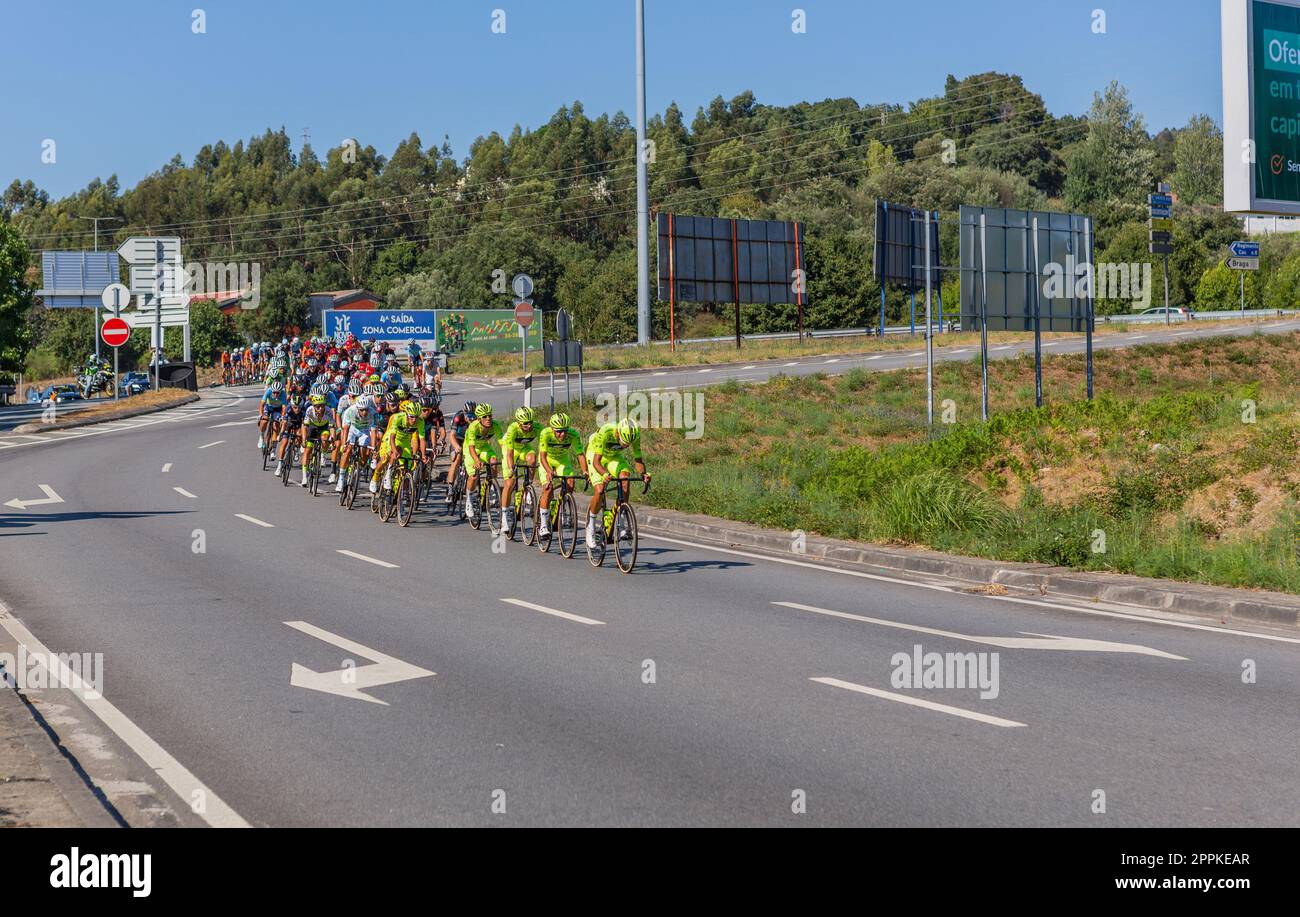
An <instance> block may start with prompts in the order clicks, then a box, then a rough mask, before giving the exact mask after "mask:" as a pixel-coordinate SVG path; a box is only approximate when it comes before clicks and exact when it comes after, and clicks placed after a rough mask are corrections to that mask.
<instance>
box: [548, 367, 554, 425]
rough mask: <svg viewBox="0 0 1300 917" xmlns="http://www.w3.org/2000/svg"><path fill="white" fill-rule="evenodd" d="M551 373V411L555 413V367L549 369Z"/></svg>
mask: <svg viewBox="0 0 1300 917" xmlns="http://www.w3.org/2000/svg"><path fill="white" fill-rule="evenodd" d="M549 372H550V374H551V413H552V414H554V413H555V367H551V369H550V370H549Z"/></svg>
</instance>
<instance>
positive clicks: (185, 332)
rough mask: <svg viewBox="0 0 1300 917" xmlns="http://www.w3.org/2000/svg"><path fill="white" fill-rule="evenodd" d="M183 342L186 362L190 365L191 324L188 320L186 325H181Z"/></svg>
mask: <svg viewBox="0 0 1300 917" xmlns="http://www.w3.org/2000/svg"><path fill="white" fill-rule="evenodd" d="M181 341H182V345H181V346H182V347H183V348H184V356H185V362H186V363H188V362H189V361H190V323H189V321H188V320H187V321H186V322H185V324H184V325H181Z"/></svg>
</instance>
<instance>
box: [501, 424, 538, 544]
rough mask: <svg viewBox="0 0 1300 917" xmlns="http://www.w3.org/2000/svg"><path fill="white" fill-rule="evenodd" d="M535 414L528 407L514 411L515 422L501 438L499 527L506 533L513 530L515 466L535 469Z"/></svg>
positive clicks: (536, 429) (536, 433) (536, 427)
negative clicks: (502, 475)
mask: <svg viewBox="0 0 1300 917" xmlns="http://www.w3.org/2000/svg"><path fill="white" fill-rule="evenodd" d="M540 432H541V430H539V429H538V426H537V413H536V412H535V411H534V410H533V409H532V408H530V407H522V408H516V409H515V420H514V423H512V424H511V425H510V426H508V427H506V433H505V436H502V437H501V454H502V455H503V456H505V483H504V484H503V485H502V487H501V525H502V527H503V528H504V529H505V530H506V531H507V532H508V531H510V530H511V529H512V528H514V524H515V508H514V506H513V505H512V504H511V503H510V495H511V494H512V493H514V489H515V465H517V464H519V463H520V462H522V463H524V464H525V465H527V466H528V467H529V468H536V467H537V445H536V444H537V435H538V434H539V433H540Z"/></svg>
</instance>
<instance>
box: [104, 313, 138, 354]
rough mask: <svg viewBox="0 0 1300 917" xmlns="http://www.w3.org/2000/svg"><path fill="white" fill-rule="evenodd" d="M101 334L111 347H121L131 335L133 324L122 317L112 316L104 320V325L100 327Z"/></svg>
mask: <svg viewBox="0 0 1300 917" xmlns="http://www.w3.org/2000/svg"><path fill="white" fill-rule="evenodd" d="M99 336H100V337H101V338H103V339H104V343H105V344H107V345H108V346H109V347H121V346H122V345H123V344H125V343H126V339H127V338H129V337H130V336H131V326H130V325H128V324H127V323H126V322H124V321H122V320H121V319H120V318H110V319H107V320H106V321H105V322H104V327H102V328H100V329H99Z"/></svg>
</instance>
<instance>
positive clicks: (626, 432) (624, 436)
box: [618, 417, 641, 446]
mask: <svg viewBox="0 0 1300 917" xmlns="http://www.w3.org/2000/svg"><path fill="white" fill-rule="evenodd" d="M640 436H641V428H640V427H639V426H638V425H637V422H636V421H635V420H633V419H632V418H631V417H626V418H624V419H623V422H622V423H621V424H619V425H618V441H619V442H620V443H622V444H623V445H625V446H627V445H630V444H631V443H634V442H636V440H637V439H639V438H640Z"/></svg>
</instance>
